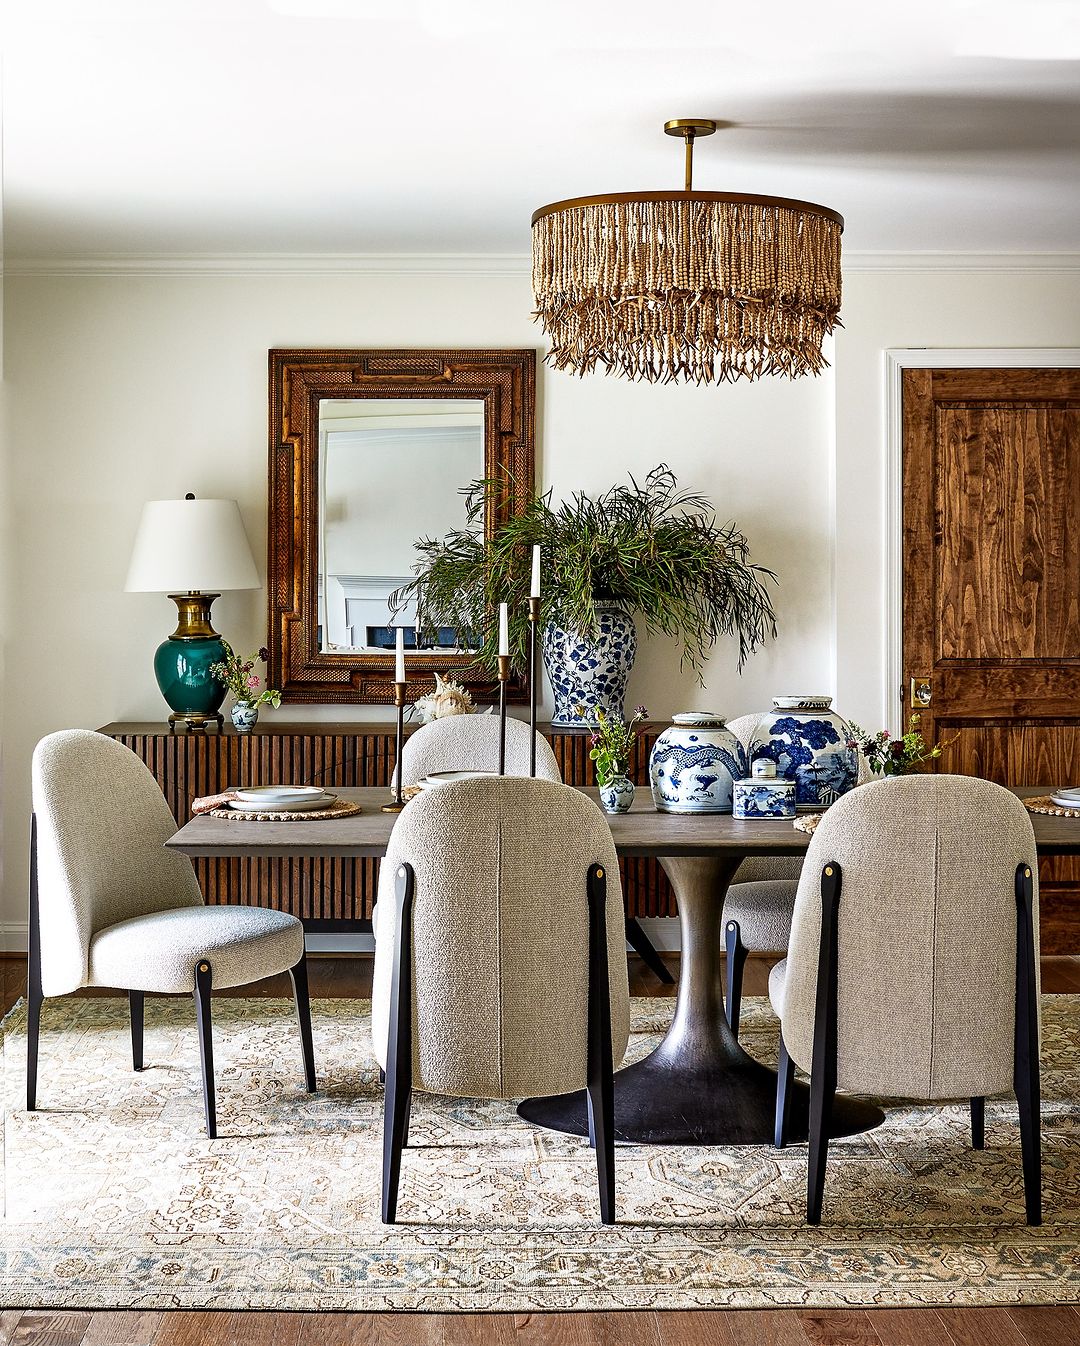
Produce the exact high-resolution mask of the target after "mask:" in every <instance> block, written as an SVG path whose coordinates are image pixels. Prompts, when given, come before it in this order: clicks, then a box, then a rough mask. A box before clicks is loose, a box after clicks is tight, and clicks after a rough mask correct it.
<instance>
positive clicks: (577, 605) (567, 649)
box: [390, 464, 776, 725]
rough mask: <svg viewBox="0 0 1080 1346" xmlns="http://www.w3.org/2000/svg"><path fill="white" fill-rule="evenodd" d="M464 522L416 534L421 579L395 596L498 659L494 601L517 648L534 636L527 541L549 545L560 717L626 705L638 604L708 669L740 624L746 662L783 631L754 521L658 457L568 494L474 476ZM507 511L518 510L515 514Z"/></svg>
mask: <svg viewBox="0 0 1080 1346" xmlns="http://www.w3.org/2000/svg"><path fill="white" fill-rule="evenodd" d="M496 494H501V495H503V496H506V495H509V496H510V497H511V499H510V501H509V502H506V501H505V500H504V503H509V504H510V506H511V507H510V509H509V510H506V511H504V512H503V513H502V517H504V518H506V522H505V523H504V524H502V525H501V526H500V528H499V529H498V531H497V532H496V533H495V535H494V536H493V537H491V538H487V539H485V537H484V526H483V521H484V513H485V506H486V505H487V504H489V503H490V502H491V499H492V496H493V495H496ZM465 496H466V511H467V514H466V525H465V527H464V528H462V529H457V530H455V531H453V532H451V533H448V534H447V535H446V536H445V537H443V538H438V539H435V538H421V539H420V540H419V541H418V542H417V544H416V550H417V553H418V560H417V563H416V566H415V575H416V577H415V579H413V580H411V581H410V582H409V583H408V584H406V585H404V586H402V588H400V589H398V590H397V591H396V593H394V594H393V595H392V596H391V600H390V602H391V606H392V608H393V609H394V611H395V612H398V611H401V610H402V609H403V608H406V607H410V608H411V607H412V606H413V605H414V604H415V608H416V612H417V621H418V624H419V626H420V628H421V632H422V633H423V634H424V635H425V636H427V637H429V638H430V637H431V636H433V634H434V631H435V629H436V628H438V627H448V626H449V627H452V628H453V629H454V630H456V631H457V632H458V638H459V641H460V643H461V645H462V646H463V648H467V649H470V650H473V651H474V652H475V653H474V657H473V667H478V668H483V669H485V670H487V671H491V672H494V670H495V668H496V667H497V663H498V659H497V655H498V644H497V640H498V637H497V632H496V630H495V626H494V623H493V614H494V613H495V612H496V611H497V605H498V604H499V603H500V602H507V603H509V604H510V611H511V613H512V614H513V617H512V620H511V631H510V650H511V662H512V664H513V666H514V667H515V668H516V669H517V670H519V671H521V670H524V668H525V666H526V658H527V648H528V620H527V616H526V614H527V611H528V602H527V598H528V592H529V578H530V557H531V549H532V547H533V546H534V545H536V544H537V543H538V544H539V545H540V546H541V548H542V551H543V584H542V590H541V592H542V597H541V622H542V624H543V633H544V634H543V652H544V664H545V667H546V669H547V674H548V678H549V680H550V682H551V687H552V692H553V693H554V698H555V714H554V716H553V722H554V723H555V724H558V725H591V724H594V723H595V719H594V716H595V712H596V709H597V708H600V709H603V710H604V712H605V713H606V714H609V715H612V716H616V717H621V716H622V715H623V706H624V702H625V697H626V680H627V677H628V676H629V673H630V669H631V668H632V667H633V663H634V657H635V654H636V651H637V634H636V630H635V618H636V619H637V621H638V622H640V624H641V626H642V627H643V629H644V631H645V632H646V634H648V635H650V636H654V635H661V636H666V637H668V638H669V639H671V640H673V641H674V642H675V643H676V645H677V646H678V648H679V651H680V662H681V664H682V665H687V664H688V665H689V666H690V667H691V668H693V670H694V671H695V673H696V674H697V676H698V680H699V681H701V670H702V666H703V663H704V660H705V657H706V655H707V653H708V651H709V650H710V649H711V648H712V646H713V645H714V644H715V643H716V642H717V641H718V640H719V639H720V638H721V637H723V636H737V637H738V641H739V667H740V668H742V666H743V664H744V662H745V661H746V659H747V657H748V655H749V654H751V653H752V652H753V651H754V650H756V649H757V648H758V646H759V645H761V643H762V642H763V641H764V640H766V639H768V638H769V637H771V636H775V635H776V614H775V612H774V611H773V606H772V602H771V599H770V594H769V584H770V582H775V579H776V576H775V575H774V574H773V572H772V571H771V570H768V569H766V568H765V567H764V566H760V565H755V564H753V563H751V561H750V549H749V544H748V543H747V540H746V537H745V535H744V534H743V533H742V532H741V530H740V529H739V528H738V527H737V526H736V525H735V524H734V523H725V524H721V523H718V522H717V519H716V513H715V511H714V509H713V507H712V505H711V504H710V503H709V501H708V500H707V498H706V497H705V496H703V495H701V494H699V493H697V492H694V491H685V490H680V489H679V485H678V481H677V480H676V477H675V473H674V472H672V470H671V469H670V468H669V467H667V466H665V465H664V464H661V465H660V466H658V467H655V468H653V470H652V471H651V472H650V473H649V474H648V476H646V478H645V479H644V481H643V482H638V481H637V480H635V478H634V477H632V476H631V477H630V480H629V484H628V485H621V484H620V485H616V486H611V487H609V488H608V490H606V491H604V492H602V493H601V494H600V495H597V496H594V497H590V496H587V495H585V494H584V493H582V492H576V493H575V494H574V495H572V496H571V497H570V498H569V499H567V500H564V501H562V502H561V503H559V504H554V503H553V501H552V493H551V491H548V492H547V493H546V494H544V495H535V494H532V493H531V492H530V493H528V495H526V496H525V497H523V498H522V497H520V496H517V495H515V488H514V485H513V483H512V482H506V481H492V480H481V481H474V482H473V483H472V484H471V485H470V486H468V487H467V488H466V490H465ZM507 514H508V515H509V517H507Z"/></svg>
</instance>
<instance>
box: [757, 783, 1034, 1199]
mask: <svg viewBox="0 0 1080 1346" xmlns="http://www.w3.org/2000/svg"><path fill="white" fill-rule="evenodd" d="M1036 874H1037V867H1036V854H1035V837H1034V833H1033V831H1032V827H1031V820H1030V818H1029V817H1028V814H1027V811H1026V809H1025V808H1024V806H1023V805H1022V804H1021V803H1020V801H1019V800H1018V799H1017V798H1016V797H1015V796H1014V795H1012V794H1010V793H1009V791H1008V790H1004V789H1002V787H1001V786H1000V785H994V784H991V782H990V781H985V780H978V779H975V778H974V777H970V776H948V775H933V776H931V775H917V776H909V777H901V778H898V779H895V780H886V781H878V782H875V783H872V784H870V785H864V786H862V787H861V788H860V789H858V790H853V791H852V792H851V793H850V794H847V795H844V796H843V798H841V799H839V800H837V802H836V803H835V804H833V806H832V807H831V808H830V809H829V811H828V812H827V813H826V814H825V816H824V817H823V818H822V820H821V822H820V823H819V824H818V827H817V830H816V831H815V833H814V835H813V838H812V839H811V842H810V847H809V850H808V851H807V855H806V860H805V864H804V867H803V873H802V877H801V879H800V880H799V890H798V895H797V896H796V899H795V913H794V918H793V921H792V927H791V944H790V952H789V954H788V957H787V959H786V960H785V961H784V962H782V963H779V964H777V966H776V967H775V968H774V969H773V972H772V974H771V976H770V978H769V994H770V996H771V998H772V1002H773V1007H774V1008H775V1010H776V1012H777V1014H778V1015H779V1016H780V1024H781V1054H780V1070H779V1082H778V1089H777V1111H776V1143H777V1145H778V1146H779V1145H783V1144H784V1143H785V1141H786V1139H787V1107H788V1100H789V1098H790V1094H791V1081H792V1077H793V1073H794V1067H795V1065H798V1066H800V1067H801V1068H802V1069H803V1070H806V1071H809V1074H810V1152H809V1170H808V1178H807V1220H808V1221H809V1223H811V1224H817V1223H819V1222H820V1219H821V1204H822V1193H823V1189H824V1182H825V1161H826V1156H827V1151H828V1136H829V1121H830V1114H831V1109H832V1101H833V1096H834V1094H835V1092H836V1090H837V1089H841V1090H844V1091H846V1092H849V1093H856V1094H873V1095H875V1096H884V1097H897V1098H908V1099H918V1100H920V1101H934V1100H938V1099H955V1098H967V1099H970V1101H971V1119H972V1142H973V1144H974V1146H975V1148H977V1149H981V1148H982V1146H983V1112H984V1100H985V1098H986V1097H987V1096H988V1095H990V1094H999V1093H1003V1092H1005V1091H1006V1090H1009V1089H1012V1090H1013V1091H1015V1094H1016V1098H1017V1101H1018V1104H1019V1115H1020V1141H1021V1149H1022V1153H1023V1169H1024V1190H1025V1195H1026V1206H1027V1219H1028V1223H1029V1224H1038V1223H1040V1220H1041V1195H1040V1156H1039V1150H1040V1143H1039V1024H1038V982H1039V968H1038V951H1039V926H1038V880H1037V877H1036ZM871 988H872V989H871Z"/></svg>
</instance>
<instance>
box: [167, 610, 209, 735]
mask: <svg viewBox="0 0 1080 1346" xmlns="http://www.w3.org/2000/svg"><path fill="white" fill-rule="evenodd" d="M217 596H218V595H217V594H194V593H192V594H170V595H169V597H170V598H171V599H172V600H173V601H174V602H175V603H176V605H177V607H178V608H179V612H180V620H179V623H178V625H177V628H176V630H175V631H174V632H173V633H172V635H171V636H169V638H168V640H163V641H162V642H161V644H160V645H159V646H158V648H157V652H156V654H155V655H154V673H155V675H156V677H157V685H158V687H159V688H160V690H161V695H162V696H163V697H164V698H165V701H166V702H167V704H168V706H169V709H170V710H171V711H172V714H171V715H170V716H169V724H170V726H172V725H176V724H180V723H183V724H186V725H187V727H188V728H189V729H205V728H206V726H207V725H209V724H216V725H217V726H218V727H219V728H220V727H221V725H222V723H223V719H222V716H221V713H220V709H219V708H220V706H221V703H222V702H223V701H224V700H225V685H224V683H220V682H218V680H217V679H216V678H215V677H214V676H213V674H212V673H211V672H210V667H211V665H212V664H216V663H219V662H220V661H221V660H222V659H224V658H225V646H224V645H223V644H222V641H221V637H220V636H219V635H218V633H217V632H216V631H215V630H214V628H213V627H212V626H211V625H210V605H211V604H212V603H213V601H214V599H215V598H217Z"/></svg>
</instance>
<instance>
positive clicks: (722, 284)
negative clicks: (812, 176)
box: [533, 198, 842, 383]
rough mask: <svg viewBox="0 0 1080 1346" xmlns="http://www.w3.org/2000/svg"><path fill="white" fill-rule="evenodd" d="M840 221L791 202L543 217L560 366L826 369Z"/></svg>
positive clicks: (545, 312)
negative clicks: (825, 345) (825, 349)
mask: <svg viewBox="0 0 1080 1346" xmlns="http://www.w3.org/2000/svg"><path fill="white" fill-rule="evenodd" d="M840 235H841V227H840V225H838V224H837V223H836V222H835V221H834V220H831V219H828V218H826V217H825V216H822V215H816V214H813V213H811V212H810V211H802V210H798V209H795V208H792V207H787V206H776V205H762V204H757V203H753V204H751V203H746V202H729V201H707V200H704V201H703V200H694V199H692V198H689V199H686V200H678V199H672V200H661V201H617V202H599V203H596V204H588V205H582V206H573V207H569V208H567V209H565V210H559V211H555V212H553V213H552V214H549V215H544V216H542V217H541V218H539V219H538V220H537V221H536V223H535V224H534V225H533V290H534V293H535V296H536V312H535V314H534V317H535V318H537V319H538V320H539V321H540V323H541V324H542V326H543V329H544V331H545V332H546V333H547V335H548V337H549V338H550V341H551V352H550V355H549V359H550V361H551V363H552V364H553V365H554V367H555V368H556V369H569V370H571V371H573V372H574V373H577V374H588V373H591V372H592V371H593V370H594V369H595V368H596V367H597V366H598V365H600V366H602V367H603V368H604V369H605V370H606V372H608V373H617V374H622V375H624V376H625V377H627V378H630V379H644V380H647V381H648V382H650V383H652V382H665V383H666V382H670V381H672V380H676V381H677V380H687V381H690V382H694V383H713V382H734V381H735V380H737V379H739V378H747V379H755V378H758V377H760V376H762V375H766V374H776V375H782V376H784V377H787V378H797V377H799V376H800V375H803V374H808V373H811V374H818V373H820V372H821V370H822V369H824V368H826V367H827V365H828V361H827V360H826V359H825V357H824V355H823V354H822V351H821V345H822V341H823V340H824V338H825V337H826V336H827V335H828V334H829V333H831V332H832V331H833V330H834V329H835V328H836V327H838V326H841V325H842V324H841V323H840V318H839V313H840V298H841V279H840Z"/></svg>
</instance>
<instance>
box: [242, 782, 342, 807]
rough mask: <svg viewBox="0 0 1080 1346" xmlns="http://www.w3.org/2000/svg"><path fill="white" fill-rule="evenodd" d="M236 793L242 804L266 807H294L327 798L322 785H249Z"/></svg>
mask: <svg viewBox="0 0 1080 1346" xmlns="http://www.w3.org/2000/svg"><path fill="white" fill-rule="evenodd" d="M235 793H236V798H237V799H238V800H239V801H240V803H242V804H261V805H263V806H264V807H265V806H266V805H267V804H276V805H278V806H279V807H281V806H283V805H285V804H288V805H290V806H292V805H294V804H304V803H310V802H311V800H313V799H320V800H321V799H325V798H326V791H325V790H324V789H323V787H322V786H321V785H249V786H246V787H245V788H244V789H242V790H237V791H236V792H235Z"/></svg>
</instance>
